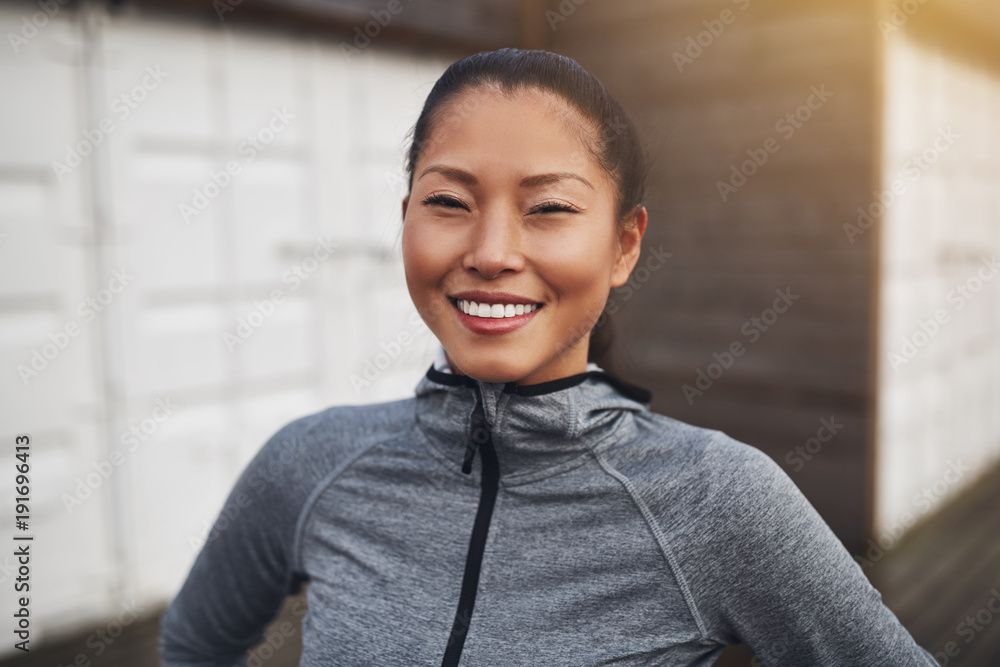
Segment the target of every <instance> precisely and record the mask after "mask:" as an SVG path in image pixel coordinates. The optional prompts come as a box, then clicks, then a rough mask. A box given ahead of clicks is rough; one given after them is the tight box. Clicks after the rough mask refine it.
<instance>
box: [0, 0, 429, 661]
mask: <svg viewBox="0 0 1000 667" xmlns="http://www.w3.org/2000/svg"><path fill="white" fill-rule="evenodd" d="M32 7H33V8H34V9H37V7H34V6H29V8H32ZM26 12H27V13H26ZM25 16H27V17H28V20H29V21H30V20H31V18H30V17H31V12H30V11H27V10H26V8H25V6H12V5H3V6H0V34H3V35H7V34H8V33H9V32H13V33H16V34H20V31H21V30H22V29H23V25H24V24H23V18H24V17H25ZM29 32H30V31H29ZM18 46H19V47H20V48H19V49H17V50H16V51H15V50H14V49H13V48H7V47H6V45H5V48H4V49H0V78H2V80H3V86H4V90H5V92H6V96H5V101H4V104H3V105H0V119H2V120H0V145H2V146H3V150H2V153H0V232H2V233H3V234H4V235H5V236H4V237H3V238H2V241H0V276H2V277H0V309H2V317H0V368H2V369H3V372H2V373H0V394H2V396H3V397H4V400H3V402H2V405H0V423H2V424H3V428H2V431H3V434H4V435H3V437H4V438H5V439H4V442H8V441H10V442H12V438H13V435H14V434H15V433H30V434H31V435H32V436H33V438H34V445H33V451H32V454H33V459H32V462H33V471H34V477H33V484H34V493H35V495H36V500H35V502H34V504H33V505H32V513H33V514H32V526H31V530H32V532H34V533H35V534H37V535H38V536H39V541H36V543H35V545H36V554H35V560H34V561H33V576H34V580H35V587H34V588H33V590H32V592H33V596H32V609H33V613H34V618H33V619H32V620H33V638H34V639H36V640H40V641H43V640H44V639H45V638H46V637H49V636H55V635H59V634H62V633H64V632H67V631H70V630H73V629H78V628H79V629H89V630H90V631H93V629H94V628H95V627H97V626H96V625H95V622H97V620H98V619H101V618H105V617H110V616H111V615H113V614H117V612H118V611H119V610H120V608H121V607H120V604H121V603H122V602H126V603H127V602H130V601H132V600H135V601H136V603H137V604H138V605H139V606H140V607H143V608H146V609H147V610H150V609H152V608H153V607H155V606H156V605H157V604H160V603H162V602H164V601H166V600H167V599H169V597H170V596H172V595H173V593H174V591H175V590H176V588H177V587H178V586H179V585H180V582H181V581H182V579H183V576H184V575H185V574H186V572H187V568H188V567H189V566H190V562H191V561H192V560H193V558H194V556H195V554H196V551H197V549H198V548H200V543H199V541H198V540H199V539H200V538H201V537H202V536H203V535H204V534H205V532H206V531H207V528H208V526H209V525H210V524H211V522H212V521H214V519H215V517H216V515H217V514H218V512H219V509H220V507H221V504H222V502H223V500H224V498H225V494H226V493H227V492H228V489H229V488H230V487H231V485H232V483H233V481H235V478H236V475H237V474H238V473H239V472H240V470H241V469H242V467H243V466H244V465H245V463H246V462H247V461H248V460H249V458H250V457H251V456H252V455H253V454H254V453H255V452H256V450H257V449H258V448H259V447H260V446H261V445H262V444H263V442H264V440H265V439H266V438H267V437H268V436H269V435H270V434H271V433H273V432H274V431H275V430H277V428H278V427H280V426H281V425H282V424H284V423H286V422H287V421H289V420H290V419H292V418H294V417H297V416H300V415H303V414H305V413H306V412H309V411H313V410H317V409H320V408H323V407H326V406H328V405H331V404H339V403H360V402H374V401H378V400H385V399H388V398H395V397H399V396H405V395H409V394H412V389H413V385H414V384H415V382H416V379H417V378H418V377H419V375H420V374H421V373H422V372H423V371H424V370H425V369H426V366H427V364H429V363H430V358H431V356H432V354H433V352H434V349H435V345H436V341H435V340H434V338H433V336H432V335H431V334H430V332H429V330H427V329H426V327H425V326H424V325H423V324H422V323H420V325H419V326H416V325H414V323H413V322H414V320H413V319H411V316H415V314H416V311H415V310H414V309H413V307H412V304H411V302H410V300H409V296H408V294H407V291H406V286H405V280H404V278H403V274H402V265H401V257H400V254H399V243H398V231H399V229H398V228H399V224H400V201H401V199H402V196H403V195H404V194H405V181H404V180H403V176H402V165H403V162H402V156H403V140H404V135H405V134H406V132H407V131H408V130H409V129H410V125H411V124H412V123H413V122H414V121H415V119H416V117H417V114H418V112H419V109H420V105H421V104H422V103H423V99H424V97H425V96H426V94H427V93H428V92H429V90H430V86H431V85H432V84H433V82H434V81H435V80H436V79H437V77H438V76H439V75H440V72H441V71H442V70H443V69H444V67H445V66H446V64H447V61H444V60H442V59H440V58H438V57H433V56H424V57H416V56H414V55H412V54H409V53H407V54H399V53H394V52H393V51H391V50H389V49H386V48H385V47H384V45H382V44H377V43H374V44H372V45H371V47H370V48H368V49H366V50H365V51H364V53H363V54H362V55H361V56H357V57H355V58H353V59H351V60H348V59H347V58H346V57H345V55H344V54H343V53H342V51H341V49H340V48H339V45H338V43H337V42H336V41H316V40H301V39H298V38H296V37H294V36H292V35H286V34H282V33H281V32H280V31H260V32H257V31H253V30H249V29H242V30H239V31H231V30H229V29H227V28H226V27H224V26H222V25H219V24H216V25H212V24H208V23H204V22H194V21H186V20H181V19H171V18H169V17H159V18H156V19H155V20H150V19H148V18H143V17H142V16H140V15H132V14H131V13H129V12H125V13H120V14H109V13H108V12H107V11H105V10H104V9H103V8H93V7H91V8H88V9H85V10H79V9H72V8H68V7H67V8H62V9H61V10H60V11H59V12H58V13H57V14H56V15H55V16H53V17H51V18H49V19H48V20H47V22H46V24H45V25H44V26H43V27H41V28H40V29H38V30H37V33H36V34H33V35H32V36H31V37H30V38H29V39H28V40H27V41H26V43H24V44H19V45H18ZM18 91H20V92H18ZM102 128H103V129H102ZM73 153H76V155H77V157H74V156H73ZM241 321H242V322H245V325H244V324H241ZM418 321H419V320H418ZM73 331H75V332H76V333H73ZM67 332H68V333H67ZM401 332H407V333H409V334H411V335H412V338H413V341H414V342H413V343H412V344H411V345H410V346H409V347H407V348H406V349H405V350H403V353H402V354H400V355H399V356H398V357H396V358H394V359H390V360H389V363H384V362H383V360H382V359H380V358H377V355H379V354H381V353H383V345H384V346H386V347H388V348H391V343H392V342H393V341H396V340H397V338H398V336H399V334H400V333H401ZM36 351H37V352H38V354H39V355H40V356H39V357H37V358H36V355H35V352H36ZM376 363H377V364H378V368H376V369H375V370H376V371H377V372H374V373H373V372H372V371H371V368H369V372H368V374H367V375H365V369H366V367H368V365H369V364H376ZM33 364H34V365H33ZM352 378H355V379H357V378H361V379H364V378H367V382H368V383H367V384H362V383H360V382H357V383H356V382H353V381H352ZM115 451H117V452H118V453H117V454H115V453H114V452H115ZM102 471H103V472H102ZM12 494H13V490H12V487H11V485H10V484H5V485H0V502H2V505H3V512H4V513H5V516H7V513H9V512H10V511H11V508H12V507H13V501H12ZM9 518H10V520H11V521H12V520H13V518H12V517H9ZM43 536H44V540H41V539H40V538H41V537H43ZM4 572H7V574H6V575H4V576H6V577H8V578H9V577H10V576H11V575H10V573H9V571H8V570H4ZM12 604H14V600H13V598H12V596H6V597H5V598H4V599H3V600H2V601H0V605H2V608H3V609H4V610H7V608H8V606H10V605H12ZM5 613H6V611H5ZM3 650H5V651H7V650H10V643H7V644H5V648H4V649H3Z"/></svg>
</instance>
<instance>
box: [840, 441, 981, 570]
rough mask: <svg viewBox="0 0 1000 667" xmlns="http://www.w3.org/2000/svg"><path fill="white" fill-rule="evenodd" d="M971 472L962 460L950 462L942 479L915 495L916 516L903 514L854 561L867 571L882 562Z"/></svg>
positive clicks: (911, 502)
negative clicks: (910, 528)
mask: <svg viewBox="0 0 1000 667" xmlns="http://www.w3.org/2000/svg"><path fill="white" fill-rule="evenodd" d="M970 470H972V468H971V467H969V466H967V465H965V464H964V463H963V462H962V459H952V460H950V461H948V470H946V471H945V472H944V474H943V475H942V476H941V479H939V480H937V481H936V482H934V484H932V485H930V486H928V487H926V488H924V489H922V490H920V491H918V492H916V493H914V494H913V497H912V498H911V500H910V504H911V505H912V506H915V507H916V508H917V512H916V514H914V513H913V512H911V511H910V510H906V511H905V512H903V513H902V515H900V517H899V519H898V520H897V521H896V522H895V523H894V524H893V525H892V526H890V527H889V528H887V529H886V530H885V531H884V532H883V533H882V535H880V536H879V538H878V542H877V543H876V542H875V541H873V540H870V539H869V540H868V550H867V551H866V552H865V555H864V556H863V557H862V556H857V555H855V556H854V560H855V561H857V563H858V564H859V565H860V566H861V569H863V570H866V569H868V568H869V567H871V566H872V565H874V564H875V563H877V562H879V561H880V560H882V558H883V557H884V556H885V553H886V552H887V551H888V550H889V549H892V547H893V546H895V544H896V542H897V541H898V540H899V538H901V537H902V536H903V534H904V533H905V532H906V529H907V528H909V527H910V526H912V525H913V524H914V523H916V521H917V519H919V518H920V517H921V516H923V515H924V514H927V513H928V512H929V511H931V509H932V508H933V507H934V506H935V504H936V503H937V502H938V501H940V500H941V499H942V498H944V497H945V495H946V494H947V493H948V489H949V488H950V487H952V486H954V485H955V484H958V482H959V480H961V479H962V478H963V477H964V476H965V474H966V473H967V472H969V471H970Z"/></svg>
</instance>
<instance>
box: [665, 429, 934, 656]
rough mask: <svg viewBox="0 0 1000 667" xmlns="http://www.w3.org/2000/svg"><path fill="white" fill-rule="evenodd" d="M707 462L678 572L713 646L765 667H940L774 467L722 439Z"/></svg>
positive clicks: (710, 450)
mask: <svg viewBox="0 0 1000 667" xmlns="http://www.w3.org/2000/svg"><path fill="white" fill-rule="evenodd" d="M705 457H706V459H707V460H706V461H703V463H704V464H706V465H705V466H703V469H706V470H711V471H713V472H712V473H711V475H712V479H711V481H707V482H704V483H703V484H700V485H699V487H698V488H700V489H701V494H702V496H701V498H700V499H699V500H700V502H699V507H700V508H701V510H700V513H699V517H700V521H701V523H702V525H701V526H700V527H699V535H700V536H701V539H699V540H698V542H699V543H700V544H701V547H699V549H698V551H697V552H695V553H693V554H689V557H688V558H687V559H686V560H687V563H686V565H687V568H686V570H685V568H684V566H682V568H681V569H682V570H684V571H685V572H686V573H687V574H689V575H690V580H691V585H692V592H693V595H694V598H695V601H696V602H695V604H696V609H699V610H701V612H703V613H704V615H705V618H704V622H705V623H706V625H707V628H706V629H707V630H708V631H709V634H710V635H711V636H712V638H713V639H716V640H718V641H721V642H722V643H725V644H730V643H740V642H742V643H744V644H746V645H747V646H748V647H749V648H750V649H751V650H752V651H753V652H754V655H755V656H756V657H757V659H758V661H759V662H760V663H761V664H763V665H765V666H766V667H772V666H773V667H784V666H787V667H798V666H801V665H823V666H824V667H840V666H842V667H849V666H856V665H881V666H883V667H914V666H920V665H926V667H937V664H938V663H937V661H936V660H935V659H934V657H933V656H932V655H931V653H930V652H929V651H927V650H926V649H924V648H922V647H921V646H919V645H918V644H917V643H916V642H915V641H914V639H913V637H912V636H911V635H910V633H909V632H908V631H907V630H906V628H904V627H903V626H902V624H901V623H900V622H899V620H898V619H897V618H896V616H895V615H894V614H893V613H892V611H891V610H889V609H888V608H887V607H886V606H885V605H884V604H883V602H882V595H881V594H880V593H879V592H878V590H876V589H875V588H874V587H873V586H872V585H871V583H870V582H869V581H868V579H867V578H866V577H865V575H864V573H863V572H862V569H861V566H860V565H858V563H857V562H855V560H854V559H853V558H852V557H851V555H850V553H848V551H847V549H846V548H845V547H844V545H843V543H842V542H841V541H840V539H839V538H837V536H836V535H835V534H834V533H833V531H832V530H831V529H830V528H829V526H828V525H827V524H826V522H825V521H824V520H823V519H822V517H821V516H820V515H819V513H818V512H817V511H816V509H815V508H814V507H813V506H812V505H811V504H810V503H809V501H808V500H807V499H806V497H805V496H804V495H803V494H802V492H801V491H800V490H799V488H798V487H797V486H796V485H795V483H794V482H793V481H792V479H791V478H790V477H789V476H788V475H787V474H786V473H785V471H784V470H782V469H781V467H780V466H779V465H778V464H777V463H776V462H775V461H774V460H773V459H771V458H770V457H769V456H767V454H765V453H764V452H762V451H761V450H759V449H757V448H755V447H752V446H750V445H747V444H744V443H742V442H739V441H737V440H734V439H733V438H731V437H730V436H728V435H726V434H724V433H722V432H719V433H718V435H717V436H716V437H715V438H714V439H713V441H712V442H711V444H709V445H708V446H707V448H706V451H705Z"/></svg>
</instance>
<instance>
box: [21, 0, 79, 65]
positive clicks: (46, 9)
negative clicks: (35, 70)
mask: <svg viewBox="0 0 1000 667" xmlns="http://www.w3.org/2000/svg"><path fill="white" fill-rule="evenodd" d="M70 2H72V0H37V2H35V4H36V5H38V6H39V8H41V11H39V12H35V13H34V14H32V15H31V16H30V17H29V16H22V17H21V29H20V30H18V31H17V32H16V33H14V32H8V33H7V41H8V42H10V48H12V49H14V55H17V54H18V52H20V50H21V47H22V46H24V45H25V44H27V43H28V42H29V41H31V40H32V39H34V38H35V35H37V34H38V31H39V30H41V29H42V28H44V27H45V26H47V25H48V24H49V21H50V20H51V19H52V18H54V17H55V15H56V14H58V13H59V10H60V9H62V7H63V6H64V5H68V4H69V3H70Z"/></svg>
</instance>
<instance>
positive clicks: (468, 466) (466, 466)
mask: <svg viewBox="0 0 1000 667" xmlns="http://www.w3.org/2000/svg"><path fill="white" fill-rule="evenodd" d="M476 447H477V445H476V443H475V442H473V441H472V440H469V444H468V445H467V446H466V447H465V460H464V461H462V472H464V473H465V474H466V475H468V474H470V473H471V472H472V459H473V458H475V456H476Z"/></svg>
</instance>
